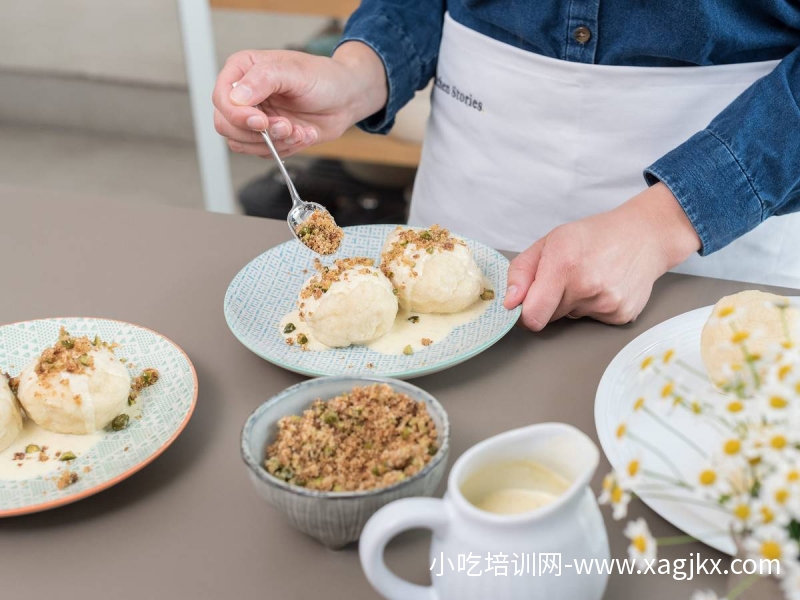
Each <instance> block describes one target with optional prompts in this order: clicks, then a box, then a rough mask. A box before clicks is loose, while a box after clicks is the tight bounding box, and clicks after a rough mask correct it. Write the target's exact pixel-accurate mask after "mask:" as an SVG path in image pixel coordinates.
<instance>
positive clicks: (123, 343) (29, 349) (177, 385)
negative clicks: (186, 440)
mask: <svg viewBox="0 0 800 600" xmlns="http://www.w3.org/2000/svg"><path fill="white" fill-rule="evenodd" d="M61 326H64V327H65V328H66V329H67V331H69V332H70V333H71V334H72V335H75V336H83V335H86V336H87V337H89V338H90V339H93V338H94V336H95V335H99V336H100V338H101V339H102V340H103V341H106V342H116V343H118V344H119V345H120V347H119V348H118V349H117V350H116V354H117V356H119V357H121V358H126V359H127V361H128V362H127V364H128V365H129V366H130V373H131V375H132V376H136V375H138V374H139V373H141V371H142V369H144V368H146V367H154V368H156V369H158V372H159V380H158V382H157V383H156V384H155V385H153V386H152V387H148V388H146V389H144V390H143V391H142V392H141V395H140V397H139V400H138V402H139V406H138V407H137V408H140V409H141V419H131V423H130V425H129V426H128V427H127V428H126V429H124V430H123V431H118V432H114V433H107V434H103V438H102V439H101V440H100V441H99V442H97V444H96V445H95V446H93V447H92V448H91V449H89V450H88V451H87V452H85V453H83V454H80V455H79V456H78V458H77V459H76V460H74V461H70V462H69V470H71V471H74V472H76V473H78V474H79V477H80V479H79V480H78V481H77V482H76V483H74V484H73V485H71V486H69V487H67V488H65V489H63V490H59V489H58V488H57V486H56V483H55V481H54V480H53V478H54V475H55V474H54V473H52V472H51V473H46V474H41V475H36V476H31V477H29V478H26V479H5V480H4V479H2V478H0V517H10V516H15V515H23V514H28V513H33V512H39V511H42V510H47V509H50V508H55V507H57V506H62V505H64V504H69V503H71V502H75V501H77V500H81V499H83V498H86V497H88V496H91V495H92V494H96V493H97V492H100V491H102V490H104V489H107V488H109V487H111V486H112V485H114V484H116V483H119V482H120V481H122V480H123V479H125V478H127V477H130V476H131V475H133V474H134V473H136V472H137V471H139V470H140V469H142V468H144V467H145V466H146V465H148V464H149V463H151V462H152V461H153V460H155V458H156V457H157V456H158V455H160V454H161V453H162V452H164V450H166V449H167V448H168V447H169V446H170V444H172V442H173V441H175V439H176V438H177V437H178V435H179V434H180V433H181V432H182V431H183V429H184V427H186V424H187V423H188V422H189V418H190V417H191V416H192V412H193V411H194V407H195V403H196V401H197V375H196V373H195V370H194V367H193V366H192V363H191V361H190V360H189V357H187V356H186V354H185V353H184V352H183V350H181V349H180V348H179V347H178V346H177V345H175V344H174V343H173V342H171V341H170V340H168V339H167V338H165V337H164V336H162V335H160V334H158V333H156V332H154V331H151V330H150V329H146V328H144V327H139V326H138V325H132V324H130V323H124V322H122V321H113V320H111V319H93V318H83V317H81V318H56V319H38V320H35V321H24V322H21V323H13V324H11V325H3V326H0V371H5V372H8V373H9V374H11V375H18V374H19V372H20V371H21V370H22V368H23V367H24V366H25V365H26V364H27V363H28V362H29V361H30V360H32V359H33V358H35V357H36V356H38V355H39V354H41V352H42V350H44V349H45V348H47V347H49V346H52V345H53V344H54V343H55V342H56V340H58V331H59V328H60V327H61ZM69 437H72V436H69ZM76 437H77V436H76ZM13 448H14V444H12V446H11V448H10V449H9V450H11V449H13ZM20 450H22V449H20ZM51 461H53V462H55V461H54V459H52V458H51ZM65 464H67V463H60V464H58V466H61V465H65Z"/></svg>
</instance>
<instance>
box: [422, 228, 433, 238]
mask: <svg viewBox="0 0 800 600" xmlns="http://www.w3.org/2000/svg"><path fill="white" fill-rule="evenodd" d="M419 237H420V238H422V239H423V240H432V239H433V236H432V235H431V232H430V231H428V230H427V229H426V230H424V231H421V232H420V234H419Z"/></svg>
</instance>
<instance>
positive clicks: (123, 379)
mask: <svg viewBox="0 0 800 600" xmlns="http://www.w3.org/2000/svg"><path fill="white" fill-rule="evenodd" d="M130 391H131V377H130V375H129V373H128V370H127V369H126V368H125V365H123V364H122V363H121V362H120V360H119V358H117V356H116V355H115V354H114V347H113V345H109V344H106V343H105V342H103V341H101V340H100V338H98V337H95V338H94V340H89V338H88V337H73V336H71V335H70V334H69V333H68V332H67V331H65V330H64V328H63V327H62V328H61V331H60V333H59V338H58V341H57V342H56V343H55V345H54V346H52V347H50V348H47V349H46V350H45V351H44V352H42V354H41V356H39V357H38V358H35V359H34V360H32V361H31V362H30V363H28V364H27V365H26V366H25V368H24V369H23V370H22V373H21V374H20V376H19V389H18V391H17V397H18V398H19V401H20V404H22V406H23V408H24V409H25V412H26V414H27V415H28V416H29V417H30V418H31V419H32V420H33V421H34V422H35V423H36V424H37V425H39V426H40V427H43V428H44V429H48V430H50V431H54V432H56V433H70V434H78V435H80V434H87V433H93V432H95V431H99V430H101V429H104V428H105V427H106V426H108V425H109V423H111V421H112V420H113V419H114V418H115V417H117V416H118V415H119V414H120V413H122V412H123V411H124V410H125V408H126V407H127V403H128V396H129V395H130Z"/></svg>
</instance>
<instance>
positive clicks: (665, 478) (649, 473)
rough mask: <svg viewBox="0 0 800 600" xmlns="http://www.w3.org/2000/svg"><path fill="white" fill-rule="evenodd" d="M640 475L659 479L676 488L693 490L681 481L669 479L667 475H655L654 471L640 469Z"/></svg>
mask: <svg viewBox="0 0 800 600" xmlns="http://www.w3.org/2000/svg"><path fill="white" fill-rule="evenodd" d="M642 474H643V475H646V476H647V477H652V478H653V479H660V480H661V481H665V482H667V483H671V484H672V485H675V486H678V487H682V488H686V489H687V490H692V489H694V488H693V487H692V486H690V485H689V484H688V483H686V482H685V481H683V480H682V479H673V478H672V477H669V476H668V475H664V474H663V473H656V472H655V471H648V470H646V469H642Z"/></svg>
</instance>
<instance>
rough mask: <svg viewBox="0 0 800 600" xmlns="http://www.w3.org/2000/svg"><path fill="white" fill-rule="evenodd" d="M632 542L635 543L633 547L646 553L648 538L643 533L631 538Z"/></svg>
mask: <svg viewBox="0 0 800 600" xmlns="http://www.w3.org/2000/svg"><path fill="white" fill-rule="evenodd" d="M631 544H633V547H634V548H636V549H637V550H638V551H639V552H640V553H641V554H644V551H645V550H647V539H645V537H644V536H643V535H637V536H636V537H635V538H633V539H632V540H631Z"/></svg>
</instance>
